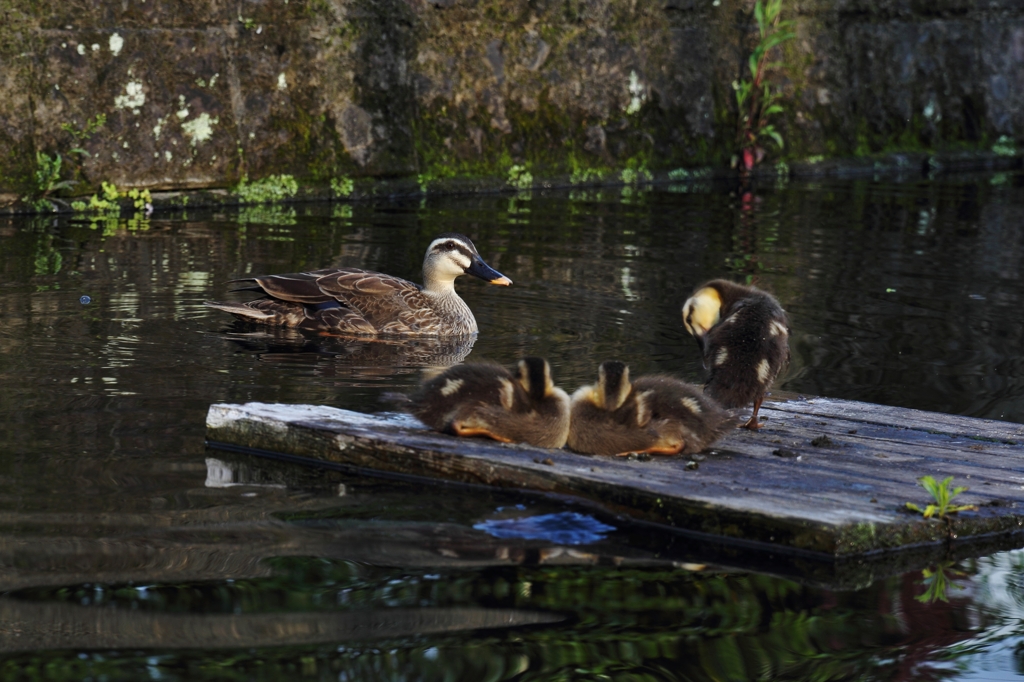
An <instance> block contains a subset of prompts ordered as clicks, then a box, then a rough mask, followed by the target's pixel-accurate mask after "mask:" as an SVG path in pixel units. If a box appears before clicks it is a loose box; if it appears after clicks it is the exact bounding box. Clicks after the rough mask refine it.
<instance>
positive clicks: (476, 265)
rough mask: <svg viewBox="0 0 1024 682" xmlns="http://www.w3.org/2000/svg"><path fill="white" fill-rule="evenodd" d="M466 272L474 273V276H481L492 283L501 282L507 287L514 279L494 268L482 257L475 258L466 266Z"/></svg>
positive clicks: (468, 273)
mask: <svg viewBox="0 0 1024 682" xmlns="http://www.w3.org/2000/svg"><path fill="white" fill-rule="evenodd" d="M466 274H467V275H473V276H474V277H479V278H480V279H482V280H483V281H485V282H488V283H490V284H500V285H501V286H503V287H507V286H508V285H510V284H512V280H510V279H509V278H508V277H506V276H505V275H503V274H501V273H500V272H498V271H497V270H495V269H494V268H492V267H491V266H490V265H488V264H487V263H485V262H484V261H483V259H481V258H474V259H473V262H472V263H471V264H470V266H469V267H468V268H466Z"/></svg>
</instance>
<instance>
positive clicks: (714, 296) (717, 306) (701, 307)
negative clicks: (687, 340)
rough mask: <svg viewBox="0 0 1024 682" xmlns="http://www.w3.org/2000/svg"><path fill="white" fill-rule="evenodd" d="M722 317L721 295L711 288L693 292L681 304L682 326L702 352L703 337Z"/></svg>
mask: <svg viewBox="0 0 1024 682" xmlns="http://www.w3.org/2000/svg"><path fill="white" fill-rule="evenodd" d="M721 317H722V294H721V292H720V291H719V290H718V289H717V288H715V287H712V286H705V287H703V288H701V289H698V290H697V291H695V292H694V294H693V296H691V297H690V298H688V299H687V300H686V303H684V304H683V326H685V327H686V331H688V332H690V335H691V336H693V338H694V339H696V340H697V345H698V346H700V349H701V351H702V352H703V351H704V337H705V336H706V335H707V333H708V330H709V329H711V328H712V327H714V326H715V325H716V324H718V321H719V320H720V319H721Z"/></svg>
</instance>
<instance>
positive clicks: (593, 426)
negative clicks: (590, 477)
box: [568, 360, 736, 456]
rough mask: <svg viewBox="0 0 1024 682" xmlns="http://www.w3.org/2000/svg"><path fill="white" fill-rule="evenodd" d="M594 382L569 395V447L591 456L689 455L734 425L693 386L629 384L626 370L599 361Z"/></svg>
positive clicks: (665, 381) (659, 380) (657, 379)
mask: <svg viewBox="0 0 1024 682" xmlns="http://www.w3.org/2000/svg"><path fill="white" fill-rule="evenodd" d="M597 377H598V378H597V384H596V385H594V386H584V387H582V388H580V389H579V390H577V391H576V393H574V394H573V396H572V406H571V412H570V418H569V438H568V445H569V449H571V450H575V451H576V452H581V453H585V454H593V455H620V456H621V455H626V454H629V453H631V452H638V453H649V454H653V455H675V454H679V453H682V454H693V453H695V452H700V451H701V450H703V449H704V448H706V447H707V446H709V445H711V443H713V442H715V441H716V440H718V439H719V438H721V437H722V436H723V435H724V434H725V433H726V432H727V431H728V430H729V429H731V428H732V427H734V426H735V425H736V418H735V416H734V415H733V414H732V413H731V412H729V411H728V410H724V409H722V407H721V406H719V405H718V404H717V403H716V402H715V401H714V400H712V399H711V398H709V397H708V396H706V395H704V393H702V392H701V390H700V389H699V388H697V387H696V386H692V385H690V384H687V383H685V382H682V381H679V380H678V379H673V378H672V377H667V376H658V375H655V376H645V377H640V378H638V379H637V380H636V381H633V382H630V380H629V368H628V367H627V366H626V365H625V364H623V363H621V362H619V361H617V360H608V361H605V362H603V363H601V366H600V367H599V368H598V373H597Z"/></svg>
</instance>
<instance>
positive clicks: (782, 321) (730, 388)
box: [683, 279, 789, 430]
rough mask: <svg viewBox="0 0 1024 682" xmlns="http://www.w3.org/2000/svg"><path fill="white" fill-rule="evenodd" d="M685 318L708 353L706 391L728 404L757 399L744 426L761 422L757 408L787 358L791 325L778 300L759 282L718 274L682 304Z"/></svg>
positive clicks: (755, 427) (705, 358)
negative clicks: (743, 282) (744, 282)
mask: <svg viewBox="0 0 1024 682" xmlns="http://www.w3.org/2000/svg"><path fill="white" fill-rule="evenodd" d="M683 324H684V325H685V326H686V331H688V332H689V333H690V334H691V335H692V336H693V338H694V339H696V340H697V345H698V346H699V347H700V349H701V352H702V354H703V356H704V367H705V369H707V370H708V379H707V382H706V383H705V384H704V391H705V393H707V394H708V395H709V396H711V397H712V398H714V399H715V400H717V401H718V402H719V403H721V404H722V405H723V406H724V407H727V408H733V407H746V406H747V405H750V404H751V403H753V406H754V412H753V414H751V416H750V419H749V421H747V423H746V424H744V426H745V427H746V428H748V429H752V430H756V429H758V428H760V427H761V426H763V424H759V423H758V421H757V412H758V410H759V409H760V408H761V403H762V402H763V401H764V396H765V393H766V392H767V391H768V389H769V388H770V387H771V385H772V382H773V381H775V378H776V377H777V376H778V375H779V372H780V371H781V370H782V367H783V366H784V365H785V364H786V363H788V362H789V325H788V323H787V321H786V311H784V310H783V309H782V306H781V305H779V302H778V301H777V300H776V299H775V297H774V296H772V295H771V294H769V293H768V292H766V291H762V290H761V289H758V288H757V287H752V286H744V285H741V284H736V283H734V282H729V281H727V280H723V279H715V280H711V281H710V282H707V283H706V284H703V285H701V286H699V287H697V289H696V290H695V291H694V293H693V295H692V296H690V298H689V299H688V300H687V301H686V303H684V304H683Z"/></svg>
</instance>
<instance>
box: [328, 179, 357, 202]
mask: <svg viewBox="0 0 1024 682" xmlns="http://www.w3.org/2000/svg"><path fill="white" fill-rule="evenodd" d="M354 189H355V183H354V182H352V178H350V177H348V176H347V175H342V176H341V177H340V178H331V191H333V192H334V193H335V194H336V195H338V196H339V197H347V196H349V195H351V194H352V190H354Z"/></svg>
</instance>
